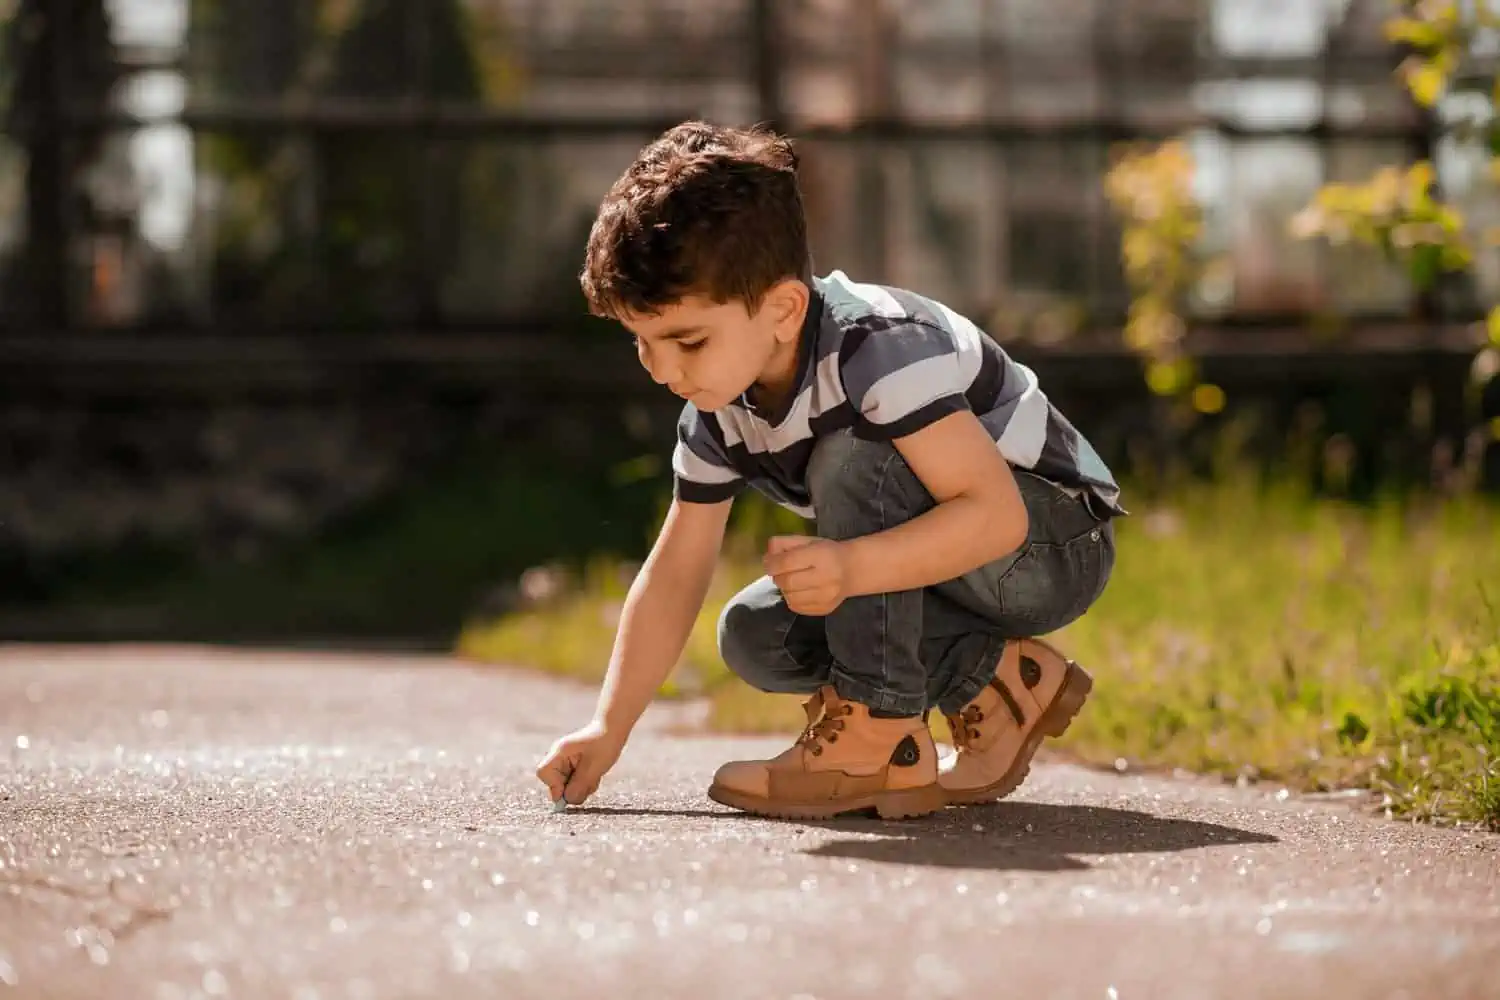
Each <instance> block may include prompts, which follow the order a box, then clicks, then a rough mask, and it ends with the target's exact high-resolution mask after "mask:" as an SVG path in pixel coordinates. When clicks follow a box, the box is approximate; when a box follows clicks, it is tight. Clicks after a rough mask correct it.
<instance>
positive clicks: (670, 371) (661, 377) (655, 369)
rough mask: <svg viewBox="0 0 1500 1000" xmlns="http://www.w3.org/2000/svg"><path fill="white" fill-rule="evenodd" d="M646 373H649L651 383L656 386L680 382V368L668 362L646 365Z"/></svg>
mask: <svg viewBox="0 0 1500 1000" xmlns="http://www.w3.org/2000/svg"><path fill="white" fill-rule="evenodd" d="M646 371H648V372H650V373H651V381H653V382H655V383H656V384H657V385H671V384H672V383H674V382H681V381H682V366H681V365H676V364H672V363H671V362H668V361H656V362H653V363H648V364H647V365H646Z"/></svg>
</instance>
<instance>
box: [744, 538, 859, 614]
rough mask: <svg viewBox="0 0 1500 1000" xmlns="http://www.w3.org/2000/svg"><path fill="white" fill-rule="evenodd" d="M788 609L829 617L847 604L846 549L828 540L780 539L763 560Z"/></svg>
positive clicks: (767, 550) (767, 551)
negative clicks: (827, 615) (840, 606)
mask: <svg viewBox="0 0 1500 1000" xmlns="http://www.w3.org/2000/svg"><path fill="white" fill-rule="evenodd" d="M762 564H763V565H764V567H765V570H766V574H767V575H768V576H770V577H771V579H772V580H774V581H775V583H776V586H777V588H778V589H780V591H781V596H782V597H783V598H784V599H785V600H786V606H787V607H789V608H791V609H792V610H793V611H795V612H797V614H799V615H826V614H829V613H830V612H832V611H833V609H834V608H837V607H838V606H839V605H840V604H842V603H844V598H845V597H847V596H848V594H847V593H846V592H845V590H844V587H845V585H846V581H845V579H844V574H845V572H846V569H847V567H846V566H845V565H844V547H843V546H842V545H840V544H839V543H838V542H835V541H831V540H829V539H827V538H812V537H808V536H803V535H777V536H776V537H775V538H772V539H771V540H770V541H769V542H768V543H767V544H766V556H765V559H763V560H762Z"/></svg>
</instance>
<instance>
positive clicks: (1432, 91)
mask: <svg viewBox="0 0 1500 1000" xmlns="http://www.w3.org/2000/svg"><path fill="white" fill-rule="evenodd" d="M1447 83H1448V74H1446V73H1444V72H1443V70H1442V67H1440V66H1437V65H1433V64H1430V63H1423V64H1419V65H1416V66H1413V67H1411V68H1409V69H1408V70H1407V71H1406V86H1407V88H1408V89H1409V90H1410V91H1411V96H1412V97H1413V98H1415V99H1416V101H1417V103H1418V104H1420V105H1422V106H1423V107H1426V108H1430V107H1432V106H1433V105H1434V104H1436V103H1437V100H1438V98H1439V97H1441V96H1443V88H1444V87H1445V86H1447Z"/></svg>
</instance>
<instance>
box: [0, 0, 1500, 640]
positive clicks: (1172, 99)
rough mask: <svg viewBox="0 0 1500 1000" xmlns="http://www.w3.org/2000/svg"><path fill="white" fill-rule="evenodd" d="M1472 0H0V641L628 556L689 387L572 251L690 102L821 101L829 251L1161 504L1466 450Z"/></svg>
mask: <svg viewBox="0 0 1500 1000" xmlns="http://www.w3.org/2000/svg"><path fill="white" fill-rule="evenodd" d="M1489 11H1490V9H1489V8H1487V7H1485V6H1483V4H1481V5H1480V7H1478V8H1476V7H1475V5H1474V3H1472V2H1462V3H1446V4H1444V3H1437V4H1431V3H1429V4H1421V5H1403V4H1398V3H1391V2H1387V0H904V2H903V0H0V21H3V22H4V28H3V61H0V112H3V126H4V128H3V135H0V638H4V639H20V638H203V639H215V640H225V641H230V640H267V641H298V642H320V641H327V642H339V643H380V644H390V643H396V644H418V645H440V646H441V645H446V644H450V643H451V642H452V641H453V640H454V637H455V636H456V635H457V634H458V632H459V631H460V629H461V628H463V627H464V626H465V623H469V622H473V621H488V620H492V619H495V618H496V617H502V616H504V614H505V613H506V612H508V611H511V610H515V609H520V608H524V607H527V606H529V605H530V604H534V603H535V602H537V601H539V600H541V599H543V598H544V597H546V596H547V595H548V594H550V593H553V592H554V591H556V590H557V589H558V588H559V587H561V586H562V584H560V583H559V582H558V580H560V579H562V578H563V575H562V574H563V573H564V571H563V570H562V569H558V570H557V572H556V573H555V574H553V575H549V574H548V573H547V572H541V571H540V570H539V568H541V567H547V566H557V567H573V570H572V572H573V573H574V575H575V576H577V575H579V574H583V575H586V574H587V572H594V573H596V574H603V575H604V576H605V577H607V578H608V579H609V580H616V579H617V578H618V577H619V576H620V575H621V574H622V573H625V574H627V575H628V567H629V565H630V563H629V560H631V559H636V558H639V557H640V555H641V553H642V552H643V551H644V549H645V547H646V545H647V544H649V541H650V538H651V535H652V529H653V527H654V525H655V523H656V519H657V518H658V517H659V516H660V512H661V510H662V505H663V503H664V501H665V497H666V494H667V491H668V489H669V482H668V470H667V467H666V459H667V457H668V454H669V451H670V444H671V438H672V420H673V418H674V417H675V414H676V407H675V406H674V405H672V400H671V399H670V398H667V399H663V398H661V396H662V395H663V394H661V393H659V392H656V391H654V389H655V387H654V386H652V385H651V383H650V381H649V379H648V378H646V376H645V375H644V373H643V372H642V371H640V370H639V368H638V366H636V364H635V362H634V359H633V355H632V352H631V351H630V349H629V345H628V343H627V342H626V341H625V338H624V337H623V336H622V334H621V333H620V332H619V331H618V330H617V329H615V328H612V327H611V326H609V325H608V324H601V323H597V322H594V321H591V320H589V319H588V318H587V317H586V315H585V313H584V308H583V303H582V299H581V296H580V295H579V292H578V286H577V279H576V275H577V272H578V269H579V267H580V264H581V258H582V248H583V243H584V239H585V236H586V234H587V231H588V227H589V224H590V222H591V221H592V217H593V212H594V210H595V207H596V206H597V204H598V201H599V199H600V197H601V196H602V194H603V193H604V191H605V189H606V187H607V186H608V185H609V183H610V182H611V180H612V179H613V178H614V177H615V176H616V175H617V174H618V173H619V171H620V170H621V169H622V168H623V167H624V166H625V165H626V164H627V163H628V162H629V161H630V159H631V158H632V156H633V155H634V153H635V152H636V150H638V149H639V147H640V146H641V145H643V144H644V143H645V142H647V141H648V140H649V139H650V138H652V137H653V136H654V135H655V134H657V133H658V132H660V131H661V130H662V129H664V128H666V127H668V126H670V125H672V124H675V123H676V122H678V121H681V120H683V119H686V118H697V117H702V118H708V119H712V120H715V121H718V122H724V123H742V124H743V123H751V122H757V121H765V122H770V123H773V124H775V125H776V126H778V127H779V128H781V129H783V130H785V131H786V132H788V133H789V134H790V135H792V136H793V137H794V138H796V139H797V140H798V141H799V142H800V144H801V149H802V152H803V157H804V162H805V175H804V187H805V193H806V197H807V203H808V210H809V214H810V223H811V232H812V239H813V250H814V255H815V261H816V265H817V268H818V270H819V271H820V272H826V271H828V270H831V269H833V268H840V269H843V270H846V271H848V272H849V273H850V274H851V275H852V276H854V277H855V278H857V279H860V280H869V281H883V282H891V283H897V284H904V285H908V286H911V287H914V288H916V289H918V290H920V291H922V292H924V293H926V294H930V295H933V296H936V297H939V298H941V299H944V300H945V301H947V302H948V303H949V304H951V305H952V306H953V307H954V308H956V309H959V310H960V311H964V312H966V313H968V314H969V315H971V316H973V317H974V318H975V319H976V320H977V321H979V322H981V323H982V325H984V326H985V327H986V328H987V329H989V330H990V331H991V332H992V333H993V334H994V335H995V336H997V337H1000V338H1002V339H1003V341H1004V342H1005V344H1006V345H1007V347H1008V348H1009V349H1010V350H1012V351H1013V352H1014V353H1015V354H1016V355H1017V356H1018V357H1020V358H1021V359H1022V360H1024V361H1025V362H1026V363H1028V364H1030V365H1032V366H1033V367H1034V368H1036V369H1037V370H1038V372H1039V373H1040V375H1041V377H1042V379H1043V382H1044V385H1046V386H1047V388H1048V391H1049V392H1050V393H1051V394H1052V395H1053V396H1054V398H1056V399H1057V400H1058V401H1059V403H1060V404H1061V405H1062V406H1063V407H1064V409H1065V411H1066V412H1068V413H1069V414H1070V415H1071V416H1072V417H1073V419H1074V421H1075V422H1076V423H1078V424H1079V425H1080V426H1081V427H1082V428H1084V430H1085V431H1086V433H1087V434H1088V435H1089V436H1090V437H1091V438H1092V439H1093V440H1094V442H1095V443H1096V444H1097V446H1098V447H1099V449H1100V451H1101V452H1102V453H1104V455H1105V456H1106V458H1107V460H1109V461H1110V462H1112V463H1113V464H1114V465H1115V467H1116V468H1117V469H1118V470H1119V471H1120V473H1121V475H1122V476H1123V477H1125V478H1126V479H1127V481H1128V482H1129V483H1130V488H1131V491H1130V492H1128V494H1127V500H1128V501H1133V502H1132V506H1133V507H1134V508H1135V509H1136V510H1137V511H1138V512H1140V513H1142V514H1144V515H1146V516H1147V517H1149V515H1150V514H1151V512H1152V511H1153V510H1155V509H1157V506H1158V505H1161V506H1162V508H1163V509H1170V508H1171V505H1172V503H1173V502H1174V501H1173V498H1174V497H1182V496H1186V495H1187V494H1186V493H1184V492H1183V491H1185V490H1187V489H1188V487H1187V486H1186V485H1184V484H1186V483H1189V482H1197V483H1205V482H1206V483H1208V484H1209V485H1212V483H1213V482H1215V481H1222V480H1223V479H1224V477H1225V476H1228V475H1229V474H1230V473H1229V472H1227V471H1226V469H1228V468H1229V465H1226V463H1230V464H1231V465H1232V466H1233V468H1235V469H1239V470H1243V469H1245V468H1250V469H1254V470H1257V473H1256V474H1257V475H1259V476H1261V477H1262V478H1263V479H1264V478H1265V477H1272V478H1276V479H1277V481H1283V480H1284V481H1287V482H1291V483H1295V484H1297V485H1298V488H1299V489H1303V490H1305V492H1306V493H1307V494H1308V495H1309V496H1312V497H1315V498H1323V499H1329V500H1331V501H1338V502H1340V503H1354V504H1366V505H1370V504H1378V503H1380V502H1382V498H1388V497H1391V496H1403V497H1411V496H1416V497H1424V498H1427V500H1428V501H1429V502H1430V501H1432V500H1433V498H1436V499H1437V500H1438V501H1441V500H1442V499H1443V498H1447V497H1452V496H1455V495H1457V494H1459V493H1463V494H1465V495H1480V496H1482V495H1483V494H1484V493H1485V491H1486V490H1487V489H1488V490H1493V488H1494V487H1495V486H1496V485H1497V484H1500V453H1497V448H1496V436H1497V433H1500V423H1495V422H1494V419H1495V418H1497V417H1500V404H1497V401H1496V398H1495V397H1496V394H1497V390H1500V384H1497V383H1494V382H1493V380H1492V379H1491V376H1492V375H1493V374H1494V372H1495V371H1496V370H1497V369H1500V358H1497V355H1496V352H1495V344H1500V324H1492V325H1490V326H1487V325H1486V314H1487V312H1488V310H1489V309H1490V308H1491V307H1492V306H1493V305H1494V304H1495V303H1496V302H1497V301H1500V251H1497V250H1496V248H1495V247H1494V246H1493V243H1492V242H1491V241H1492V240H1493V234H1494V233H1495V232H1496V227H1497V226H1500V187H1497V185H1496V183H1495V176H1494V173H1493V163H1494V154H1495V152H1496V151H1497V150H1500V143H1497V141H1496V139H1495V137H1494V136H1495V132H1494V130H1493V128H1492V122H1493V118H1494V115H1493V112H1494V105H1495V90H1494V88H1495V71H1496V66H1497V59H1500V32H1497V31H1496V30H1495V28H1494V26H1493V24H1491V23H1490V22H1488V21H1486V20H1485V19H1484V18H1485V17H1487V16H1489V14H1488V13H1487V12H1489ZM1492 331H1493V332H1492ZM1491 340H1493V341H1494V343H1490V341H1491ZM1487 345H1488V346H1487ZM1235 474H1236V475H1238V474H1241V473H1240V472H1236V473H1235ZM774 519H775V515H774V514H773V513H772V512H768V511H765V510H763V509H759V508H757V507H755V505H753V504H750V505H746V512H745V513H743V514H742V515H741V524H742V526H745V530H746V531H748V532H750V533H751V534H752V535H753V534H754V533H755V532H756V531H757V530H768V528H767V526H769V525H772V524H773V523H775V520H774ZM1137 521H1138V522H1140V523H1148V524H1155V523H1157V522H1155V521H1149V520H1146V521H1142V519H1140V518H1138V519H1137ZM757 526H759V527H757ZM1122 530H1129V529H1128V528H1127V529H1122ZM1493 543H1494V539H1493V538H1488V539H1486V538H1484V537H1483V534H1482V533H1481V534H1480V535H1478V536H1473V537H1471V538H1470V539H1469V540H1468V541H1467V542H1463V543H1460V548H1462V547H1464V546H1466V545H1467V546H1472V545H1478V546H1480V547H1481V548H1482V547H1483V546H1485V545H1490V544H1493ZM611 559H614V560H624V562H623V564H622V565H623V566H624V567H625V569H621V568H620V567H619V566H616V567H615V568H613V569H610V568H608V567H609V566H613V565H614V564H613V563H609V560H611ZM587 567H593V569H592V570H588V569H586V568H587ZM601 567H603V568H601ZM528 570H529V571H531V572H530V573H529V574H528V572H527V571H528ZM601 586H608V587H614V586H616V584H615V583H608V584H601Z"/></svg>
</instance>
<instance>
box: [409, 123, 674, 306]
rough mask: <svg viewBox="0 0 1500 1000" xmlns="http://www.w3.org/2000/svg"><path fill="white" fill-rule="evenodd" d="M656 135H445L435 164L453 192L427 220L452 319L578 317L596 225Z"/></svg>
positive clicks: (433, 267)
mask: <svg viewBox="0 0 1500 1000" xmlns="http://www.w3.org/2000/svg"><path fill="white" fill-rule="evenodd" d="M649 140H650V136H646V135H641V136H633V137H632V136H626V137H619V138H599V139H558V140H552V141H528V140H514V141H506V140H503V139H474V140H467V139H465V140H452V141H443V142H439V143H438V144H437V145H436V147H435V151H434V156H433V165H434V167H435V168H436V169H437V170H438V171H439V172H440V173H441V175H442V176H443V177H444V178H445V181H446V182H448V183H450V187H451V190H452V191H453V197H452V198H448V197H442V198H440V200H439V201H438V204H437V209H438V212H439V215H438V216H437V218H435V219H432V220H429V239H430V240H431V241H432V242H431V244H430V245H431V247H432V253H434V254H436V255H437V256H436V259H435V260H433V261H432V262H431V271H432V273H433V274H434V275H435V277H436V281H437V287H438V289H439V297H440V306H441V310H442V315H443V316H444V318H445V319H448V320H451V321H455V322H465V321H474V320H484V319H515V318H529V317H538V316H542V317H548V316H550V317H559V316H560V317H569V316H579V315H581V310H582V300H581V296H580V292H579V288H578V272H579V269H580V268H581V267H582V266H583V254H584V245H585V243H586V241H587V239H588V233H589V227H590V226H591V225H592V224H593V221H594V216H595V214H596V212H597V210H598V207H599V201H600V199H601V198H602V197H603V196H604V192H605V191H606V190H608V188H609V186H610V184H612V183H613V182H614V180H615V178H616V177H618V176H619V174H620V173H621V172H622V171H624V169H625V167H626V166H627V165H628V164H629V163H630V161H631V160H632V159H633V158H634V157H635V154H636V153H637V152H638V151H639V149H640V147H641V146H642V145H644V144H645V143H646V142H648V141H649Z"/></svg>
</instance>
